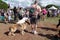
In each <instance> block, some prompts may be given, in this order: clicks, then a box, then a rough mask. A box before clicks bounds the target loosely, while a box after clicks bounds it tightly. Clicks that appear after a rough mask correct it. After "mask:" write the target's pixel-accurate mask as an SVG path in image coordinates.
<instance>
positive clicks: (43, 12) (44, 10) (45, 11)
mask: <svg viewBox="0 0 60 40" xmlns="http://www.w3.org/2000/svg"><path fill="white" fill-rule="evenodd" d="M42 14H43V17H42V19H43V20H45V19H46V14H47V10H46V8H43V9H42Z"/></svg>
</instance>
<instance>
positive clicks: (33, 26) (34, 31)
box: [31, 18, 37, 34]
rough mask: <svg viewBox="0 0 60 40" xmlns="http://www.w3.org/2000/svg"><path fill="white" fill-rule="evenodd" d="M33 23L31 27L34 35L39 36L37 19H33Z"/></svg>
mask: <svg viewBox="0 0 60 40" xmlns="http://www.w3.org/2000/svg"><path fill="white" fill-rule="evenodd" d="M31 21H32V23H31V27H32V32H33V33H34V34H37V31H36V30H37V24H36V21H37V20H36V19H35V18H32V20H31Z"/></svg>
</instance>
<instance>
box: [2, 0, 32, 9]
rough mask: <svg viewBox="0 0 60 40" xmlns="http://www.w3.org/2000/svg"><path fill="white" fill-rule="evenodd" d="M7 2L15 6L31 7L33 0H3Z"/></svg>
mask: <svg viewBox="0 0 60 40" xmlns="http://www.w3.org/2000/svg"><path fill="white" fill-rule="evenodd" d="M2 1H4V2H6V3H7V4H10V7H11V8H13V7H14V6H16V7H23V8H26V7H29V6H30V5H31V4H32V0H2Z"/></svg>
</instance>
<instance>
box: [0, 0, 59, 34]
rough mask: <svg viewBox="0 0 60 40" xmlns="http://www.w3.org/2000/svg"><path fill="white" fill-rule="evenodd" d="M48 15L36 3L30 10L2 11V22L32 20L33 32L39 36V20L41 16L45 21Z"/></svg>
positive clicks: (0, 17)
mask: <svg viewBox="0 0 60 40" xmlns="http://www.w3.org/2000/svg"><path fill="white" fill-rule="evenodd" d="M48 13H49V12H48V11H47V10H46V8H43V9H41V7H40V6H39V5H38V2H37V1H35V2H34V4H32V5H31V7H30V8H26V9H23V7H18V8H16V7H14V8H13V9H10V7H8V9H7V10H3V9H0V21H8V22H10V21H18V20H21V19H22V18H23V17H28V18H29V19H30V23H31V27H32V32H33V33H34V34H37V31H36V30H37V22H38V20H39V19H40V17H41V15H42V19H43V20H45V18H46V15H47V14H48ZM59 25H60V24H59Z"/></svg>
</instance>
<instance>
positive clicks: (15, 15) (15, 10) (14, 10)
mask: <svg viewBox="0 0 60 40" xmlns="http://www.w3.org/2000/svg"><path fill="white" fill-rule="evenodd" d="M13 12H14V21H16V19H17V9H16V7H14V9H13Z"/></svg>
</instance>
